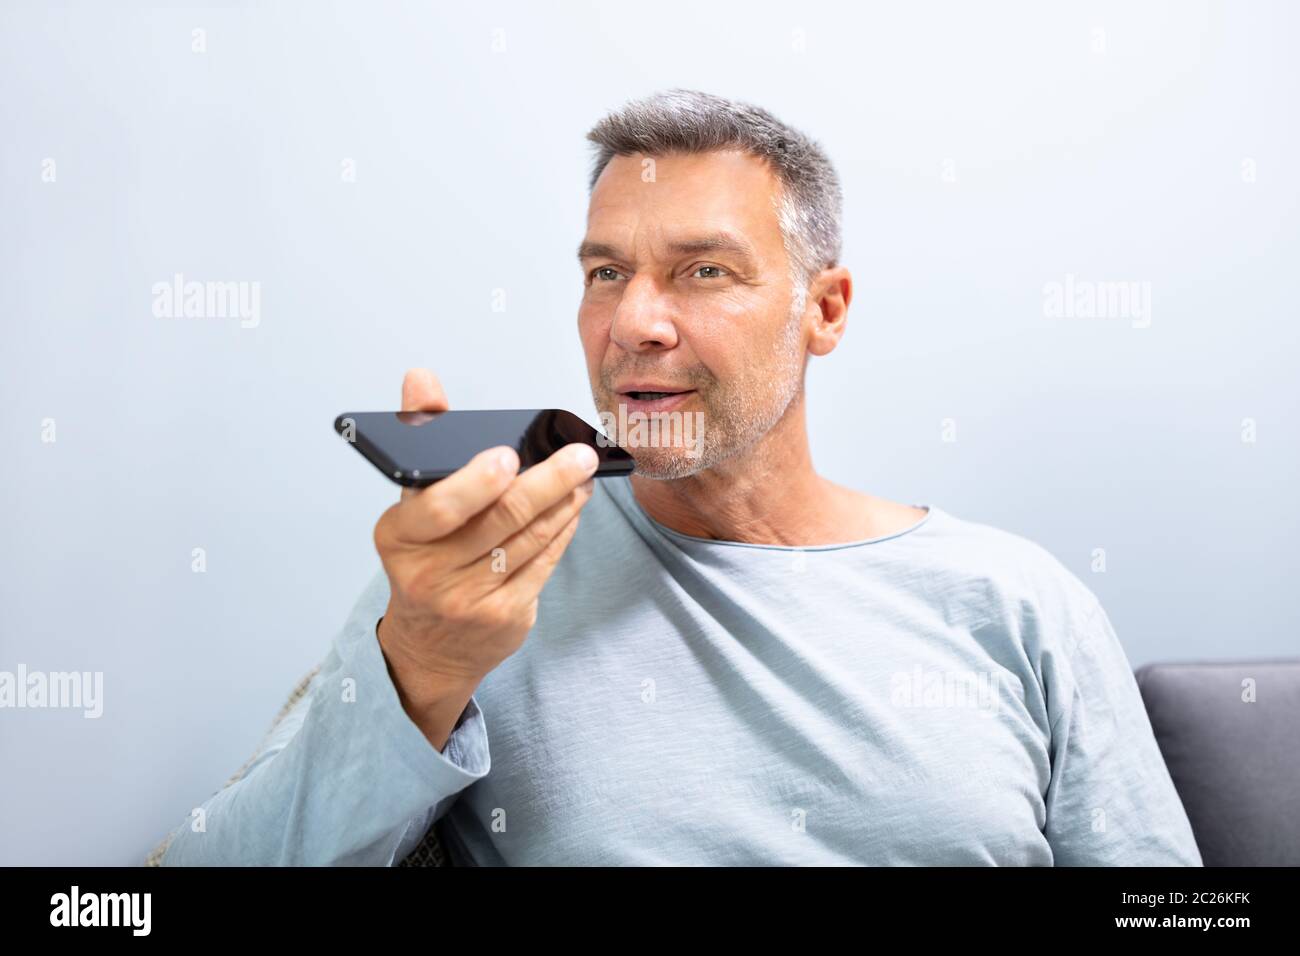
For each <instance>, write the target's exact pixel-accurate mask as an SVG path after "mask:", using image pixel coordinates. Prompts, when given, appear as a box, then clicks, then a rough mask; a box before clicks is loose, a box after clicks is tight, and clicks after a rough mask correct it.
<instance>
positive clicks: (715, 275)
mask: <svg viewBox="0 0 1300 956" xmlns="http://www.w3.org/2000/svg"><path fill="white" fill-rule="evenodd" d="M707 269H712V270H713V274H712V275H703V276H700V275H699V274H700V273H701V272H702V271H705V270H707ZM694 274H695V275H697V276H699V277H700V278H701V279H718V278H721V277H722V276H724V275H726V273H725V272H723V271H722V268H721V266H700V267H698V268H697V269H696V270H695V273H694Z"/></svg>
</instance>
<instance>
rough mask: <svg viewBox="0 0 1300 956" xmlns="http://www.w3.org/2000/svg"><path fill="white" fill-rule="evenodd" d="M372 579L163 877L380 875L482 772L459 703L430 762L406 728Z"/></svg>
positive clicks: (483, 753) (474, 731)
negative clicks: (309, 675)
mask: <svg viewBox="0 0 1300 956" xmlns="http://www.w3.org/2000/svg"><path fill="white" fill-rule="evenodd" d="M387 587H388V581H387V579H386V578H385V577H384V575H383V574H382V572H381V573H380V574H378V575H377V576H376V578H375V580H374V581H372V583H371V585H370V587H368V588H367V590H366V591H365V593H363V595H362V596H361V599H360V600H358V602H357V604H356V606H355V607H354V608H353V610H352V613H351V615H350V617H349V619H348V621H347V623H346V624H345V625H344V627H343V630H342V631H341V632H340V634H339V635H338V636H337V638H336V639H335V641H334V643H333V645H332V646H331V649H330V653H329V655H328V656H327V658H326V660H325V661H324V662H323V663H322V665H321V668H320V670H319V672H318V673H317V674H316V676H315V677H314V678H313V679H312V681H311V683H310V685H309V687H308V690H307V693H306V694H304V695H303V697H302V698H300V699H299V700H298V702H297V703H296V704H295V705H294V707H293V708H292V709H291V711H290V712H289V713H288V714H286V715H285V717H284V718H283V719H282V720H281V721H280V722H279V723H278V724H277V725H276V727H275V728H274V729H273V731H272V733H271V734H270V735H268V737H267V738H266V740H265V741H264V742H263V745H262V747H261V749H260V750H259V751H258V753H257V755H256V756H255V758H254V759H253V761H252V762H251V763H250V764H249V766H248V767H247V769H246V771H245V772H244V774H243V776H242V777H241V778H240V779H239V780H237V781H235V782H234V783H232V784H230V785H229V786H227V787H225V788H224V789H222V790H220V791H218V792H217V793H216V794H214V795H213V796H212V798H211V799H209V800H208V801H207V802H206V803H204V804H203V806H202V813H201V814H194V815H192V817H191V819H190V820H188V821H187V822H186V823H184V824H182V825H181V826H180V827H178V828H177V829H176V830H175V831H174V832H173V834H172V835H171V839H170V843H169V845H168V847H167V850H166V853H165V854H164V855H163V857H162V860H161V863H162V865H163V866H185V865H197V866H313V865H325V866H330V865H333V866H366V865H372V866H391V865H394V864H395V863H397V862H400V861H401V859H402V858H403V857H404V856H405V854H406V853H407V852H409V850H410V849H411V848H412V847H413V846H414V845H415V844H416V843H418V842H419V840H420V838H421V837H423V835H424V832H425V830H426V829H427V828H428V826H429V825H430V824H432V823H433V821H435V820H437V819H439V818H441V817H442V816H443V814H445V813H446V812H447V811H448V810H449V809H450V808H451V806H452V804H453V803H454V802H455V800H456V798H457V796H458V795H459V794H460V792H461V791H462V790H464V789H465V788H466V787H468V786H470V785H471V784H473V783H474V782H475V781H477V780H480V779H482V778H483V777H484V776H486V775H487V773H488V770H489V769H490V766H491V759H490V754H489V751H488V737H487V726H486V723H485V721H484V717H483V712H482V710H481V709H480V708H479V703H478V700H477V698H476V697H471V698H470V700H469V703H468V704H467V705H466V707H465V710H464V712H463V713H462V714H461V718H460V722H459V723H458V724H457V726H456V728H455V729H454V730H453V731H452V733H451V735H450V737H449V738H448V740H447V744H446V746H445V747H444V748H443V750H442V752H439V751H438V750H437V749H436V748H434V746H433V745H432V744H431V743H430V742H429V740H428V738H427V737H425V736H424V733H423V732H422V731H421V730H420V729H419V727H417V726H416V725H415V723H414V722H413V721H412V720H411V719H410V717H408V716H407V714H406V711H405V710H404V709H403V708H402V705H401V702H400V701H399V700H398V697H397V689H396V688H395V687H394V686H393V683H392V679H391V678H390V677H389V673H388V665H387V662H386V661H385V659H384V655H383V651H382V650H381V649H380V647H379V639H378V636H377V635H376V633H375V625H376V623H377V621H378V620H379V618H380V616H381V615H382V614H383V610H384V607H385V605H386V603H387Z"/></svg>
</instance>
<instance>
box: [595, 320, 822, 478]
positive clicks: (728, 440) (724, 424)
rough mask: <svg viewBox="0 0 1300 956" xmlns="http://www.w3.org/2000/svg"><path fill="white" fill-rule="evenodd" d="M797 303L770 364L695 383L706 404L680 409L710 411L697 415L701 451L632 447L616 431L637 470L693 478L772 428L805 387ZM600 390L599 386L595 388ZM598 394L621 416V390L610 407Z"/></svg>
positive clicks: (692, 412) (603, 407) (600, 405)
mask: <svg viewBox="0 0 1300 956" xmlns="http://www.w3.org/2000/svg"><path fill="white" fill-rule="evenodd" d="M796 304H797V303H792V308H791V312H790V314H789V315H788V316H787V319H786V323H785V326H784V328H783V329H782V331H781V335H780V338H779V339H778V340H777V343H776V346H775V352H776V356H775V361H774V362H772V363H769V364H765V365H764V366H763V367H762V368H761V369H758V370H757V372H756V373H754V374H751V375H747V376H746V377H745V378H744V380H741V381H732V382H729V383H727V385H726V386H725V387H724V386H721V385H719V383H718V382H717V380H716V379H713V380H711V381H710V382H708V383H700V384H697V385H696V386H695V388H696V397H697V399H698V401H695V402H691V403H690V404H691V405H699V404H702V405H703V406H704V407H703V408H702V409H700V408H691V407H689V405H688V407H686V408H684V409H682V410H681V411H680V414H681V416H682V417H685V416H688V415H689V416H693V417H694V416H695V414H696V412H699V411H702V412H703V413H704V414H703V420H702V422H701V421H700V420H699V419H696V418H693V421H692V424H693V425H696V426H699V427H697V431H696V432H695V433H693V440H694V442H695V443H696V448H698V449H699V454H697V455H692V454H690V452H692V451H693V450H694V449H692V448H687V447H672V446H662V443H661V447H645V448H632V447H627V445H626V444H625V438H624V437H623V436H615V435H613V434H611V436H610V437H616V438H617V440H618V441H619V443H620V444H622V445H624V447H625V448H626V450H627V451H628V452H629V453H630V454H631V455H632V456H633V457H634V458H635V459H636V474H637V475H639V476H641V477H643V478H651V479H654V480H656V481H676V480H678V479H681V478H689V477H690V476H691V475H694V474H696V473H698V472H701V471H704V470H706V469H709V468H712V467H714V466H716V465H718V464H720V463H721V462H724V461H726V460H727V459H729V458H731V457H733V456H735V455H738V454H741V453H743V452H744V451H746V450H747V449H749V448H750V447H751V446H753V445H754V444H755V443H757V442H758V441H759V440H761V439H762V437H763V436H764V435H766V434H767V433H768V432H769V431H771V430H772V428H773V426H775V425H776V423H777V422H779V421H780V420H781V418H782V417H783V416H784V415H785V413H786V410H787V409H788V408H789V407H790V404H791V402H793V401H794V399H795V398H796V396H798V395H799V393H800V391H801V390H802V389H803V372H804V367H805V366H804V357H805V356H804V350H803V349H802V348H801V347H800V345H799V332H800V324H801V323H800V321H799V320H800V318H801V317H802V311H801V310H799V311H796V310H795V308H794V307H793V306H794V305H796ZM595 391H596V390H595V389H593V393H594V392H595ZM610 394H612V393H610ZM594 398H595V402H596V407H597V409H599V410H601V411H606V410H608V411H610V412H611V414H613V415H614V417H615V419H616V420H617V418H618V408H617V402H618V396H617V395H616V394H614V395H613V404H614V407H613V408H612V409H608V408H607V407H606V406H607V405H608V404H609V401H608V400H606V399H603V398H602V396H601V395H599V394H594ZM700 428H702V431H701V430H700ZM668 433H669V432H668V430H667V429H663V430H661V435H662V434H668Z"/></svg>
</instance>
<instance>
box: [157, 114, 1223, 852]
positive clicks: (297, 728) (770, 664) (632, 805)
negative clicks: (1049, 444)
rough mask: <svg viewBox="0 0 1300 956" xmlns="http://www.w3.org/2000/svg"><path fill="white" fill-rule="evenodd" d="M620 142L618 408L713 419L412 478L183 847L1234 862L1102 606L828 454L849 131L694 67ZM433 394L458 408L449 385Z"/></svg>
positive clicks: (606, 203) (409, 387)
mask: <svg viewBox="0 0 1300 956" xmlns="http://www.w3.org/2000/svg"><path fill="white" fill-rule="evenodd" d="M589 138H590V139H592V140H593V142H594V143H595V144H596V145H597V146H598V154H597V156H596V163H595V169H594V172H593V176H592V182H591V199H590V207H589V212H588V220H587V234H586V237H585V239H584V240H583V242H582V245H581V248H580V249H579V258H580V261H581V265H582V271H583V275H584V291H583V298H582V303H581V306H580V309H579V313H578V331H579V336H580V338H581V341H582V345H583V349H584V351H585V354H586V359H587V366H588V372H589V375H590V379H591V386H592V393H593V396H594V398H595V403H596V407H597V409H598V410H599V411H601V412H602V413H609V414H610V415H611V416H613V415H615V413H616V410H617V409H618V407H619V406H620V405H622V406H624V409H623V411H624V412H628V411H631V412H634V413H651V412H658V413H665V412H678V413H682V415H678V416H677V417H678V418H679V419H681V418H682V417H683V415H688V414H690V415H694V414H697V413H699V414H698V418H699V420H700V421H701V422H702V424H703V431H702V432H701V433H700V434H699V435H698V438H699V439H700V441H699V442H698V443H697V444H696V445H695V446H694V447H688V446H686V445H684V444H682V443H673V442H659V443H657V444H655V445H653V446H652V447H636V446H632V443H629V446H630V447H629V451H631V452H632V454H633V455H634V457H635V459H636V474H635V475H633V476H632V477H631V478H613V479H604V478H602V479H600V480H599V481H593V480H592V479H591V478H590V476H591V474H592V471H593V468H594V461H593V460H592V459H593V458H594V455H592V454H591V453H590V450H589V449H584V448H583V447H582V446H579V445H572V446H568V447H567V448H565V449H562V450H561V451H560V452H557V453H556V454H555V455H554V456H552V457H551V458H550V459H548V460H547V461H546V462H544V463H542V464H540V465H537V466H535V467H533V468H530V469H528V470H526V471H524V472H523V473H522V474H521V473H518V471H517V469H518V467H519V461H518V458H517V456H516V455H515V454H514V452H513V451H511V450H509V449H491V450H489V451H487V452H484V453H483V454H481V455H479V456H478V457H477V458H475V459H474V460H473V461H471V462H470V463H469V464H468V465H467V466H466V467H465V468H464V469H462V470H461V471H460V472H458V473H457V474H455V475H453V476H451V477H449V478H447V479H445V480H443V481H441V482H439V483H438V484H435V485H433V486H431V487H429V488H427V489H424V490H421V491H419V492H412V491H405V492H403V494H402V496H401V500H400V501H399V502H398V503H397V504H396V505H394V506H393V507H392V508H391V509H389V511H387V512H386V513H385V514H384V515H383V517H382V518H381V519H380V520H379V522H378V525H377V526H376V530H375V540H376V545H377V547H378V550H379V554H380V557H381V559H382V562H383V566H384V571H383V573H381V574H379V575H377V576H376V577H375V579H374V581H373V582H372V584H371V586H370V587H369V589H368V590H367V591H366V592H365V593H364V594H363V595H362V597H361V599H360V601H359V602H358V603H357V605H356V608H355V610H354V611H353V613H352V616H351V618H350V619H349V620H348V622H347V624H346V625H345V627H344V629H343V631H342V633H341V634H340V635H339V636H338V638H337V639H336V640H335V642H334V644H333V647H332V649H331V652H330V654H329V657H328V659H327V660H326V661H325V663H324V665H323V666H322V668H321V670H320V672H319V673H318V675H317V676H316V678H315V679H314V680H313V682H312V685H311V690H310V693H309V694H308V695H307V696H305V697H304V698H303V699H302V700H301V701H300V703H299V704H298V705H297V706H296V707H295V708H294V709H293V711H292V713H291V714H290V715H289V717H288V718H286V719H285V720H284V721H283V722H282V724H281V725H280V726H279V727H278V728H277V730H276V732H275V733H274V734H273V736H272V737H271V739H269V740H268V741H267V742H266V745H265V746H264V748H263V750H262V751H261V753H260V754H259V755H258V756H257V758H256V760H255V762H254V763H253V764H252V766H251V767H250V768H249V769H248V771H247V772H246V774H245V775H244V777H243V779H241V780H239V781H238V782H237V783H235V784H233V785H232V786H229V787H227V788H226V789H224V790H223V791H221V792H220V793H218V794H216V795H215V796H214V797H213V798H212V799H211V800H209V801H208V802H207V804H205V806H204V808H203V810H204V813H203V815H202V819H203V820H204V825H203V827H201V828H200V827H195V826H192V825H190V824H186V825H182V826H181V827H180V828H178V830H177V832H176V833H175V835H174V837H173V839H172V842H171V844H170V846H169V848H168V850H167V853H166V856H165V857H164V860H163V862H164V863H166V864H380V865H389V864H393V863H396V862H400V860H401V859H402V858H403V857H404V856H405V855H406V853H408V852H409V851H410V850H411V849H412V848H413V847H414V846H415V845H416V844H417V843H418V842H419V840H420V839H421V837H422V836H423V834H424V833H425V831H426V829H427V828H428V826H429V825H430V824H431V823H432V822H433V821H434V820H440V819H444V818H445V821H444V824H445V825H444V826H443V827H442V830H443V834H444V837H445V840H446V842H447V844H448V846H447V849H448V852H449V853H450V854H451V855H452V857H453V860H455V861H456V862H458V863H475V864H481V865H494V864H511V865H518V864H524V865H528V864H940V865H947V864H1013V865H1050V864H1067V865H1068V864H1104V865H1128V864H1187V865H1200V863H1201V859H1200V855H1199V853H1198V850H1197V847H1196V843H1195V841H1194V840H1193V837H1192V832H1191V829H1190V826H1189V824H1188V821H1187V817H1186V815H1185V813H1184V811H1183V807H1182V805H1181V803H1180V801H1179V798H1178V795H1177V793H1176V792H1175V790H1174V788H1173V785H1172V783H1171V781H1170V778H1169V774H1168V772H1167V770H1166V768H1165V765H1164V762H1163V760H1162V759H1161V755H1160V752H1159V750H1158V748H1157V746H1156V743H1155V740H1154V737H1153V735H1152V731H1151V726H1150V724H1149V722H1148V720H1147V717H1146V713H1145V710H1144V708H1143V705H1142V701H1141V698H1140V697H1139V693H1138V689H1137V686H1136V683H1135V681H1134V679H1133V676H1132V673H1131V671H1130V668H1129V663H1128V661H1127V659H1126V657H1125V654H1124V652H1123V650H1122V648H1121V646H1120V644H1119V642H1118V640H1117V638H1116V635H1115V633H1114V631H1113V630H1112V628H1111V625H1110V622H1109V620H1108V619H1107V617H1106V614H1105V613H1104V611H1103V610H1102V608H1101V607H1100V605H1099V604H1098V602H1097V599H1096V598H1095V597H1094V596H1093V595H1092V593H1091V592H1090V591H1089V590H1088V589H1087V588H1086V587H1084V585H1083V584H1082V583H1080V582H1079V581H1078V580H1077V579H1076V578H1075V577H1074V576H1072V575H1071V574H1070V573H1069V572H1068V571H1067V570H1066V569H1065V568H1064V567H1062V566H1061V565H1060V564H1059V563H1058V562H1057V561H1056V560H1055V559H1053V558H1052V557H1051V556H1050V555H1049V554H1048V553H1047V552H1045V551H1044V550H1042V549H1041V548H1039V547H1037V546H1036V545H1034V544H1032V543H1030V542H1028V541H1026V540H1024V539H1021V538H1018V537H1016V536H1013V535H1010V534H1007V533H1004V532H1000V531H997V530H994V529H992V528H989V527H985V526H982V525H978V524H973V523H970V522H967V521H964V520H961V519H959V518H957V517H955V516H953V515H950V514H947V513H945V512H944V511H942V510H941V509H939V508H936V507H933V506H931V507H913V506H910V505H905V504H898V503H895V502H891V501H885V500H882V499H880V498H876V497H873V496H871V495H866V494H862V493H859V492H856V491H854V490H852V489H849V488H844V487H841V486H839V485H836V484H834V483H832V482H830V481H828V480H827V479H825V478H822V477H820V476H819V475H818V474H817V473H816V472H815V471H814V469H813V465H812V461H811V457H810V454H809V448H808V438H807V433H806V428H805V413H804V391H803V382H804V372H805V370H806V367H807V363H808V359H809V356H811V355H819V356H820V355H826V354H828V353H830V352H831V351H832V350H834V348H835V346H836V345H837V343H838V342H839V340H840V337H841V336H842V335H843V334H844V330H845V322H846V316H847V311H848V306H849V302H850V300H851V298H852V289H853V286H852V281H851V277H850V274H849V271H848V269H847V268H845V267H844V266H842V265H840V264H839V252H840V204H841V198H840V188H839V184H838V180H837V177H836V174H835V171H834V169H833V167H832V166H831V164H830V162H829V161H828V160H827V158H826V157H825V155H824V154H823V152H822V151H821V149H820V148H819V147H818V146H817V145H816V144H815V143H814V142H813V141H811V140H809V139H808V138H807V137H805V136H804V135H802V134H800V133H799V132H797V131H795V130H793V129H790V128H789V127H787V126H785V125H784V124H782V123H780V122H778V121H777V120H776V119H774V118H773V117H772V116H771V115H770V114H768V113H766V112H765V111H763V110H760V109H756V108H754V107H751V106H746V105H742V104H736V103H732V102H729V101H726V100H723V99H720V98H717V97H714V96H708V95H704V94H700V93H695V92H690V91H683V90H674V91H672V92H670V93H667V94H662V95H659V96H655V97H651V98H649V99H647V100H644V101H640V102H635V103H631V104H629V105H628V106H626V107H625V108H623V109H622V110H620V111H618V112H616V113H614V114H613V115H611V116H608V117H606V118H605V119H603V120H602V121H601V122H600V123H599V124H597V126H596V127H595V128H594V129H593V130H592V132H591V133H590V134H589ZM663 393H671V394H667V395H665V394H663ZM402 405H403V408H404V409H407V410H423V411H440V410H443V409H446V408H447V407H448V406H447V401H446V398H445V396H444V395H443V393H442V390H441V387H440V386H439V384H438V382H437V380H436V379H435V378H434V377H433V376H432V375H431V374H430V373H428V372H424V371H413V372H411V373H408V375H407V377H406V381H405V383H404V386H403V401H402ZM624 417H625V418H626V416H624ZM619 437H621V438H626V437H627V436H626V435H621V436H619ZM584 450H585V451H587V455H586V456H584V455H582V454H581V452H583V451H584ZM580 512H581V513H582V514H583V515H584V517H585V520H584V521H583V522H582V529H581V531H580V532H579V531H578V517H579V513H580ZM489 745H490V746H489Z"/></svg>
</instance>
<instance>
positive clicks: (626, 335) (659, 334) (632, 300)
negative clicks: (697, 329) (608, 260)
mask: <svg viewBox="0 0 1300 956" xmlns="http://www.w3.org/2000/svg"><path fill="white" fill-rule="evenodd" d="M609 337H610V339H611V340H613V341H614V342H615V343H617V344H618V345H619V347H620V348H623V349H625V350H627V351H628V352H652V351H656V350H664V349H671V348H673V347H674V346H676V345H677V326H676V324H675V323H674V321H673V309H672V302H671V300H670V297H669V296H667V295H666V294H665V293H664V291H663V290H662V289H660V288H659V287H658V286H657V285H656V284H655V281H654V277H653V276H652V275H650V274H649V273H641V274H640V275H634V276H633V277H632V278H631V280H630V281H629V282H628V283H627V285H626V287H625V288H624V289H623V294H622V296H620V297H619V302H618V308H617V309H615V310H614V318H613V321H612V323H611V324H610V329H609Z"/></svg>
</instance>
